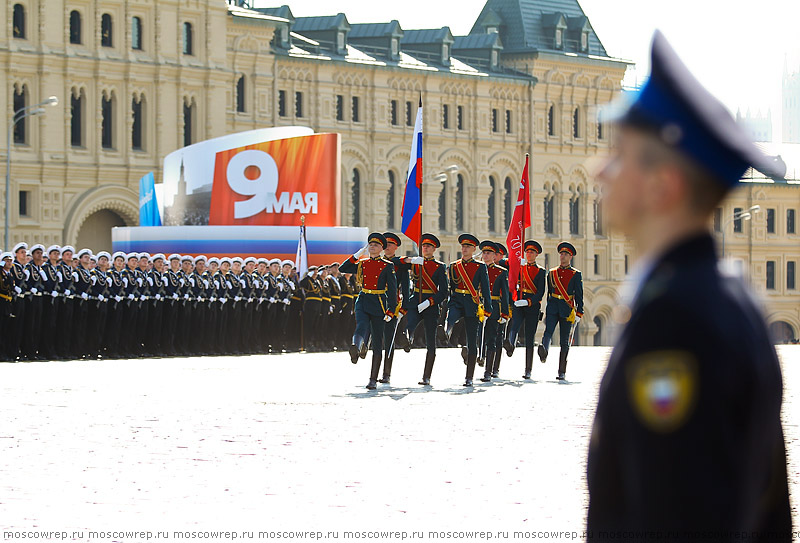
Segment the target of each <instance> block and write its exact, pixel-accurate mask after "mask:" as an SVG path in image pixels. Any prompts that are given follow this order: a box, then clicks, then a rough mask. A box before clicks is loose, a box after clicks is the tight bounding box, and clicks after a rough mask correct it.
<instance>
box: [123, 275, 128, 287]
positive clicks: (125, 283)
mask: <svg viewBox="0 0 800 543" xmlns="http://www.w3.org/2000/svg"><path fill="white" fill-rule="evenodd" d="M122 284H123V286H124V287H125V288H128V278H127V277H123V278H122Z"/></svg>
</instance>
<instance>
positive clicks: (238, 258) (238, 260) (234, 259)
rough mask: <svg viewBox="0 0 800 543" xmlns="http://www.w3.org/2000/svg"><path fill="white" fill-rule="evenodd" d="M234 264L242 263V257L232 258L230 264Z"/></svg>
mask: <svg viewBox="0 0 800 543" xmlns="http://www.w3.org/2000/svg"><path fill="white" fill-rule="evenodd" d="M235 262H238V263H239V264H242V263H244V261H243V260H242V257H240V256H234V257H233V258H231V264H233V263H235Z"/></svg>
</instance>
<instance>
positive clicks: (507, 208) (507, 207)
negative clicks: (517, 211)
mask: <svg viewBox="0 0 800 543" xmlns="http://www.w3.org/2000/svg"><path fill="white" fill-rule="evenodd" d="M503 190H504V191H505V194H504V195H503V224H504V225H505V227H506V230H508V227H509V226H510V225H511V217H512V216H513V215H514V200H512V198H513V193H512V192H511V178H510V177H506V180H505V182H504V183H503Z"/></svg>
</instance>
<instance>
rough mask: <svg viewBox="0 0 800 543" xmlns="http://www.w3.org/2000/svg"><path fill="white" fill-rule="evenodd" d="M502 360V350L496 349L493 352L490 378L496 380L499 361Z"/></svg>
mask: <svg viewBox="0 0 800 543" xmlns="http://www.w3.org/2000/svg"><path fill="white" fill-rule="evenodd" d="M502 358H503V350H502V349H497V350H496V351H495V352H494V364H493V365H492V377H494V378H495V379H497V377H498V374H499V372H500V359H502Z"/></svg>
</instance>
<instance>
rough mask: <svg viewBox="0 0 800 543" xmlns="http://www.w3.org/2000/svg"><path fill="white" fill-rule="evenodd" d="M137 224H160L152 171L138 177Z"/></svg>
mask: <svg viewBox="0 0 800 543" xmlns="http://www.w3.org/2000/svg"><path fill="white" fill-rule="evenodd" d="M139 226H161V213H159V211H158V202H157V201H156V180H155V178H154V177H153V172H150V173H148V174H146V175H145V176H144V177H142V178H141V179H139Z"/></svg>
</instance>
